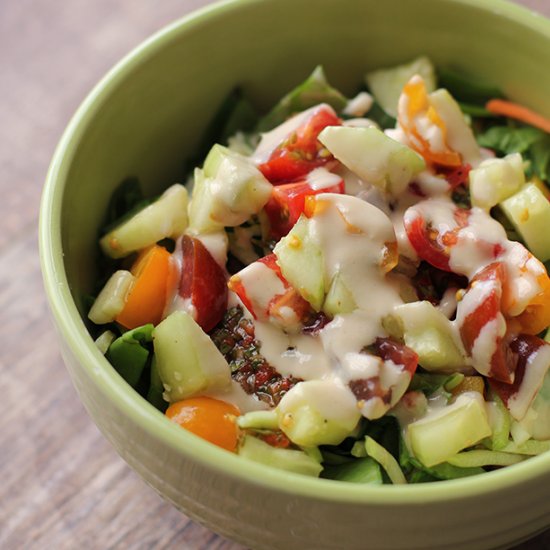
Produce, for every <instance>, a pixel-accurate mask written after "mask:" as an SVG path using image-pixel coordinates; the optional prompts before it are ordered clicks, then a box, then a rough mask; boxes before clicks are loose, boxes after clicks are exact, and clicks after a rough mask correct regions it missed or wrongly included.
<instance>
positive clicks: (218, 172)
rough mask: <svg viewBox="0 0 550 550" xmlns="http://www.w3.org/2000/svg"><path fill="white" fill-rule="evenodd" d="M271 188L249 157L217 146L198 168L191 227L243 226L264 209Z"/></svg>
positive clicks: (204, 229)
mask: <svg viewBox="0 0 550 550" xmlns="http://www.w3.org/2000/svg"><path fill="white" fill-rule="evenodd" d="M272 189H273V186H272V185H271V184H270V183H269V182H268V181H267V180H266V179H265V177H264V176H263V175H262V173H261V172H260V171H259V170H258V169H257V168H256V166H255V165H254V164H253V162H252V161H251V160H250V159H249V158H247V157H245V156H243V155H241V154H239V153H236V152H235V151H231V150H229V149H228V148H227V147H223V146H222V145H214V146H213V147H212V149H211V150H210V152H209V153H208V156H207V157H206V160H205V161H204V167H203V170H200V169H196V170H195V187H194V190H193V198H192V200H191V205H190V207H189V228H190V229H191V230H192V231H193V232H196V233H208V232H212V231H218V230H219V229H221V228H223V227H235V226H238V225H241V224H242V223H244V222H245V221H247V220H248V219H249V218H250V217H251V216H253V215H254V214H257V213H258V212H259V211H260V210H261V209H262V208H263V206H264V205H265V203H266V202H267V201H268V200H269V197H270V196H271V191H272Z"/></svg>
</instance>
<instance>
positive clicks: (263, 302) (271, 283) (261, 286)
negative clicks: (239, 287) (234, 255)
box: [241, 262, 286, 320]
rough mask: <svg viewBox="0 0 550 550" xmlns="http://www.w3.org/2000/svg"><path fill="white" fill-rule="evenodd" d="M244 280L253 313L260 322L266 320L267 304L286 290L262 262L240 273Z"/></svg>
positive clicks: (255, 263) (275, 275)
mask: <svg viewBox="0 0 550 550" xmlns="http://www.w3.org/2000/svg"><path fill="white" fill-rule="evenodd" d="M241 274H242V277H243V278H246V295H247V297H248V299H249V300H250V302H251V303H252V307H253V308H254V313H255V314H256V316H257V317H258V318H259V319H261V320H267V310H268V306H269V303H270V302H271V300H272V299H273V297H274V296H280V295H281V294H284V293H285V291H286V289H285V285H284V284H283V282H282V281H281V279H280V278H279V277H278V276H277V273H276V272H275V271H273V269H270V268H269V267H268V266H267V265H265V264H264V263H262V262H253V263H251V264H250V265H248V266H246V267H245V268H244V269H243V270H242V271H241Z"/></svg>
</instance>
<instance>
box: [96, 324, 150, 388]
mask: <svg viewBox="0 0 550 550" xmlns="http://www.w3.org/2000/svg"><path fill="white" fill-rule="evenodd" d="M153 328H154V327H153V325H151V324H147V325H143V326H141V327H137V328H135V329H133V330H129V331H128V332H125V333H124V334H123V335H122V336H120V337H119V338H117V339H116V340H115V341H114V342H113V343H112V344H111V345H110V346H109V349H108V351H107V355H106V357H107V359H108V360H109V362H110V363H111V364H112V365H113V367H114V368H115V369H116V371H117V372H118V373H119V374H120V375H121V376H122V378H124V380H126V382H128V384H130V386H132V387H133V388H135V387H136V386H137V384H138V382H139V379H140V378H141V375H142V373H143V369H144V368H145V366H146V365H147V361H148V359H149V350H148V349H147V347H145V346H144V345H143V344H146V343H148V342H151V341H152V339H153V338H152V334H153Z"/></svg>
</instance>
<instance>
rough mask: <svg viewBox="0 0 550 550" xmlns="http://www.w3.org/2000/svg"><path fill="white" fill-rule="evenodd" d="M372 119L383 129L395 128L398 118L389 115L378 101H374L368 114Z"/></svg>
mask: <svg viewBox="0 0 550 550" xmlns="http://www.w3.org/2000/svg"><path fill="white" fill-rule="evenodd" d="M366 116H368V117H369V118H370V119H371V120H372V121H374V122H376V124H378V126H380V128H382V129H384V130H385V129H387V128H395V125H396V124H397V120H396V119H395V118H393V117H392V116H390V115H388V113H386V111H384V109H382V107H381V106H380V104H379V103H378V102H376V101H374V102H373V104H372V107H371V108H370V109H369V112H368V113H367V115H366Z"/></svg>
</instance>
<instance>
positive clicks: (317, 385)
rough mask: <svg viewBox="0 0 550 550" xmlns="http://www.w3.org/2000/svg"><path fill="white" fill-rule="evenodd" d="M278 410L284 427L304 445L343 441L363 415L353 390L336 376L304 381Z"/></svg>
mask: <svg viewBox="0 0 550 550" xmlns="http://www.w3.org/2000/svg"><path fill="white" fill-rule="evenodd" d="M276 411H277V415H278V418H279V427H280V429H281V430H282V431H283V432H284V433H285V434H286V435H287V436H288V437H289V439H290V440H291V441H292V442H293V443H295V444H296V445H300V446H302V447H316V446H318V445H338V444H340V443H341V442H342V441H343V440H344V439H345V438H346V437H348V436H349V435H350V434H351V433H352V432H353V430H354V429H355V427H356V426H357V423H358V422H359V419H360V417H361V414H360V412H359V409H358V408H357V402H356V399H355V397H354V395H353V393H352V392H351V390H350V389H349V388H347V387H345V386H344V385H340V384H336V383H335V382H334V381H332V380H308V381H305V382H300V383H299V384H297V385H296V386H294V387H293V388H292V389H291V390H289V392H288V393H287V394H285V396H284V397H283V398H282V400H281V401H280V403H279V405H278V406H277V409H276Z"/></svg>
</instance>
